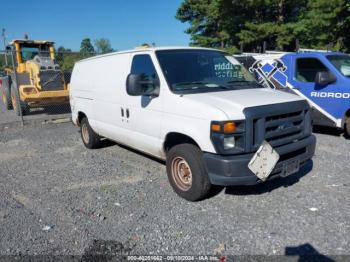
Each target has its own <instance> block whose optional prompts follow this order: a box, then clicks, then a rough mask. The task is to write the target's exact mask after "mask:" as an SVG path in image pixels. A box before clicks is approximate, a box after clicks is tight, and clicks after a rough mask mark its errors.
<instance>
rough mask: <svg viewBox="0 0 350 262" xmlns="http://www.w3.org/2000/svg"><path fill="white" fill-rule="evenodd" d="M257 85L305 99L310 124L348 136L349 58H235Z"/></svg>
mask: <svg viewBox="0 0 350 262" xmlns="http://www.w3.org/2000/svg"><path fill="white" fill-rule="evenodd" d="M235 58H236V59H237V60H239V61H240V62H241V63H242V64H243V65H244V66H245V67H246V68H247V69H249V71H250V72H252V73H253V74H254V75H255V77H256V79H257V81H258V82H259V83H262V84H264V85H265V86H269V87H271V88H276V89H281V90H284V91H287V92H293V93H295V94H297V95H299V96H301V97H303V98H305V99H307V100H308V102H309V104H310V105H311V107H312V109H313V112H312V113H313V121H314V124H317V125H324V126H335V127H338V128H345V131H346V132H347V133H348V134H349V135H350V56H349V55H347V54H344V53H339V52H327V51H306V52H295V53H277V52H274V53H270V54H243V55H237V56H235Z"/></svg>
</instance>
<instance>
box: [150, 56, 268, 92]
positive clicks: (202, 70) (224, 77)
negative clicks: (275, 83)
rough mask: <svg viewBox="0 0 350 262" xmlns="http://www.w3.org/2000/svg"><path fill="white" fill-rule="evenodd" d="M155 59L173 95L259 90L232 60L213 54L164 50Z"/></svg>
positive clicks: (252, 78)
mask: <svg viewBox="0 0 350 262" xmlns="http://www.w3.org/2000/svg"><path fill="white" fill-rule="evenodd" d="M156 55H157V58H158V61H159V63H160V66H161V68H162V71H163V74H164V76H165V78H166V80H167V82H168V85H169V86H170V89H171V90H172V91H173V92H174V93H202V92H212V91H224V90H237V89H247V88H260V87H262V86H261V85H259V84H258V83H257V82H256V81H255V80H254V77H253V76H252V75H251V74H250V73H249V72H248V71H247V70H246V69H245V68H244V67H243V66H242V65H241V64H240V63H239V62H238V61H237V60H236V59H234V58H233V57H232V56H230V55H228V54H226V53H224V52H220V51H212V50H191V49H188V50H187V49H183V50H161V51H156Z"/></svg>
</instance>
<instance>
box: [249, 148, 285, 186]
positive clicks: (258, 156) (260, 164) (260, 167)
mask: <svg viewBox="0 0 350 262" xmlns="http://www.w3.org/2000/svg"><path fill="white" fill-rule="evenodd" d="M279 158H280V156H279V154H278V153H277V151H276V150H274V149H273V148H272V146H271V145H270V144H269V143H268V142H266V141H263V143H262V144H261V146H260V148H259V149H258V151H257V152H256V153H255V155H254V156H253V157H252V159H251V160H250V162H249V164H248V168H249V169H250V170H251V171H252V172H253V173H254V174H255V175H256V176H257V177H258V178H260V179H261V180H262V181H265V180H266V179H267V178H268V177H269V175H270V174H271V172H272V171H273V169H274V168H275V166H276V164H277V162H278V160H279Z"/></svg>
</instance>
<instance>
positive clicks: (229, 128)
mask: <svg viewBox="0 0 350 262" xmlns="http://www.w3.org/2000/svg"><path fill="white" fill-rule="evenodd" d="M235 131H236V124H235V122H227V123H225V124H224V133H225V134H231V133H234V132H235Z"/></svg>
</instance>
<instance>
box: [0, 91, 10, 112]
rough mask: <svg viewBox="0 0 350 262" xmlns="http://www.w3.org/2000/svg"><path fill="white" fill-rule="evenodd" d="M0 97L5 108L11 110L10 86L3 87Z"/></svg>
mask: <svg viewBox="0 0 350 262" xmlns="http://www.w3.org/2000/svg"><path fill="white" fill-rule="evenodd" d="M1 97H2V102H3V103H4V105H5V107H6V109H7V110H11V109H12V101H11V92H10V88H8V87H3V88H2V95H1Z"/></svg>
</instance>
